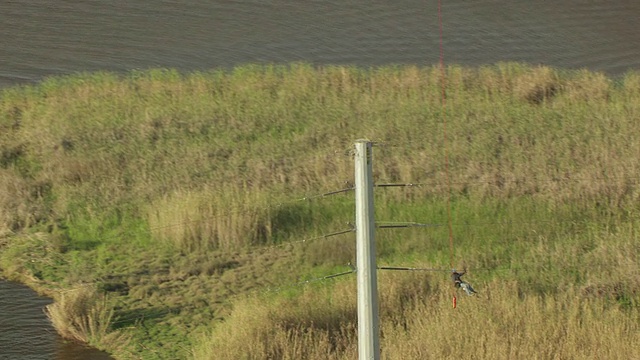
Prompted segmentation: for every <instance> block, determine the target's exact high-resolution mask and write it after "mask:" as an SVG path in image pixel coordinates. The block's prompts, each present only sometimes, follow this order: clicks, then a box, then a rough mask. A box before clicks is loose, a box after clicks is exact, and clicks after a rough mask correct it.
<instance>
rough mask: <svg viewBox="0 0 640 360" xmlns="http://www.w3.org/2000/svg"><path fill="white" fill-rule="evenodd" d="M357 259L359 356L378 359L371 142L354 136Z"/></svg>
mask: <svg viewBox="0 0 640 360" xmlns="http://www.w3.org/2000/svg"><path fill="white" fill-rule="evenodd" d="M355 145H356V152H355V192H356V241H357V245H356V261H357V264H356V265H357V272H358V359H359V360H379V359H380V329H379V326H378V279H377V276H376V271H377V266H376V244H375V237H374V230H375V219H374V216H373V177H372V173H373V164H372V144H371V141H369V140H356V144H355Z"/></svg>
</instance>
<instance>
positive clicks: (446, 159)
mask: <svg viewBox="0 0 640 360" xmlns="http://www.w3.org/2000/svg"><path fill="white" fill-rule="evenodd" d="M438 28H439V30H440V82H441V85H442V98H441V102H442V125H443V131H444V140H443V147H444V167H445V175H446V180H447V193H448V195H447V219H448V227H449V264H450V265H451V269H453V268H454V266H453V256H454V251H453V226H452V222H451V180H450V179H449V153H448V149H447V112H446V105H447V96H446V87H447V85H446V78H447V74H446V69H445V67H444V45H443V42H444V41H443V36H442V33H443V31H442V0H438Z"/></svg>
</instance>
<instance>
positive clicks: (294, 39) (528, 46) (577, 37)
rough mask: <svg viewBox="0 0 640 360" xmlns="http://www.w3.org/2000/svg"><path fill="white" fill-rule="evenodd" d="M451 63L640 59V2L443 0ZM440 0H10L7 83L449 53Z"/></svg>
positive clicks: (616, 66) (585, 64) (638, 65)
mask: <svg viewBox="0 0 640 360" xmlns="http://www.w3.org/2000/svg"><path fill="white" fill-rule="evenodd" d="M443 3H444V4H443V21H444V28H443V33H444V50H445V61H446V62H447V63H459V64H465V65H479V64H491V63H494V62H496V61H503V60H513V61H525V62H529V63H533V64H547V65H551V66H557V67H562V68H588V69H591V70H598V71H604V72H607V73H609V74H613V75H617V74H620V73H623V72H625V71H627V70H629V69H640V31H638V28H637V24H638V23H640V1H637V0H618V1H606V0H565V1H530V0H513V1H499V0H475V1H463V0H457V1H443ZM437 22H438V16H437V1H436V0H426V1H425V0H423V1H418V0H396V1H373V2H372V1H365V0H350V1H343V0H340V1H337V0H325V1H317V0H316V1H290V0H243V1H239V0H217V1H210V0H206V1H205V0H191V1H187V2H184V1H177V0H153V1H152V0H129V1H123V0H118V1H101V0H87V1H82V2H79V1H68V0H67V1H48V0H30V1H3V2H1V3H0V34H1V36H0V87H2V86H7V85H12V84H17V83H25V82H34V81H38V80H40V79H42V78H43V77H45V76H48V75H54V74H69V73H73V72H77V71H94V70H113V71H127V70H130V69H144V68H149V67H171V68H177V69H181V70H195V69H210V68H213V67H229V66H232V65H236V64H240V63H247V62H252V63H285V62H291V61H307V62H311V63H316V64H356V65H363V66H368V65H378V64H389V63H400V64H402V63H415V64H433V63H437V61H438V54H439V48H438V42H439V37H438V24H437Z"/></svg>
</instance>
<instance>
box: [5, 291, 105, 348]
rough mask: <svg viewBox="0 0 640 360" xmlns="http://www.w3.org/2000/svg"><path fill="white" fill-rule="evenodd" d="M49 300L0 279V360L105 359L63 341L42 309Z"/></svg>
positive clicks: (74, 344)
mask: <svg viewBox="0 0 640 360" xmlns="http://www.w3.org/2000/svg"><path fill="white" fill-rule="evenodd" d="M50 303H51V300H50V299H48V298H45V297H40V296H37V294H36V293H35V292H34V291H33V290H31V289H29V288H27V287H25V286H22V285H20V284H16V283H12V282H7V281H2V280H0V359H1V360H51V359H56V360H108V359H111V357H110V356H109V355H108V354H106V353H104V352H101V351H97V350H95V349H91V348H87V347H85V346H81V345H79V344H76V343H72V342H68V341H65V340H63V339H62V338H61V337H60V336H58V335H57V333H56V332H55V330H54V329H53V327H52V326H51V324H50V323H49V320H48V319H47V317H46V315H45V314H44V307H45V306H46V305H48V304H50Z"/></svg>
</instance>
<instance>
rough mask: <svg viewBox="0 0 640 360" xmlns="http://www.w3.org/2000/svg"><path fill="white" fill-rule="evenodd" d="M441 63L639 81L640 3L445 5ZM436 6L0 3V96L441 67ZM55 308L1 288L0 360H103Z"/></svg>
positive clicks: (145, 0)
mask: <svg viewBox="0 0 640 360" xmlns="http://www.w3.org/2000/svg"><path fill="white" fill-rule="evenodd" d="M443 3H444V4H443V7H442V10H443V36H444V39H443V40H444V52H445V62H447V63H458V64H465V65H480V64H491V63H495V62H497V61H525V62H529V63H532V64H546V65H551V66H556V67H562V68H573V69H575V68H588V69H591V70H598V71H604V72H607V73H608V74H611V75H619V74H622V73H623V72H625V71H628V70H631V69H635V70H640V30H639V27H638V24H640V1H637V0H618V1H606V0H564V1H531V0H511V1H506V0H505V1H500V0H475V1H468V0H454V1H443ZM437 9H438V4H437V1H435V0H426V1H425V0H422V1H417V0H395V1H368V0H367V1H365V0H350V1H332V0H326V1H320V0H316V1H291V0H286V1H285V0H260V1H258V0H244V1H239V0H207V1H204V0H190V1H176V0H171V1H170V0H153V1H151V0H129V1H123V0H116V1H102V0H86V1H68V0H60V1H49V0H29V1H1V2H0V87H6V86H10V85H15V84H22V83H32V82H37V81H39V80H41V79H42V78H44V77H46V76H49V75H59V74H69V73H74V72H78V71H95V70H111V71H119V72H124V71H128V70H131V69H144V68H149V67H172V68H177V69H180V70H185V71H188V70H202V69H210V68H214V67H230V66H233V65H237V64H243V63H286V62H291V61H306V62H311V63H314V64H354V65H362V66H369V65H380V64H392V63H395V64H405V63H412V64H434V63H437V61H438V56H439V28H438V13H437ZM48 302H49V300H47V299H44V298H41V297H37V296H36V295H35V294H34V293H33V292H32V291H30V290H28V289H26V288H24V287H21V286H17V285H16V284H12V283H7V282H2V281H0V359H105V358H106V357H105V356H106V355H104V354H102V353H98V352H95V351H91V350H87V349H86V348H84V347H80V346H77V345H74V344H68V343H64V342H62V341H61V340H60V338H59V337H57V336H56V334H55V332H54V331H53V330H52V328H51V327H50V326H49V324H48V322H47V320H46V318H45V316H44V314H43V312H42V308H43V306H44V305H45V304H47V303H48Z"/></svg>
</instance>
